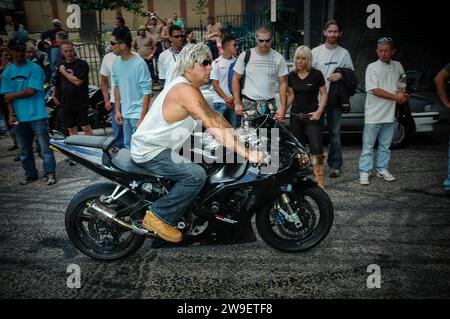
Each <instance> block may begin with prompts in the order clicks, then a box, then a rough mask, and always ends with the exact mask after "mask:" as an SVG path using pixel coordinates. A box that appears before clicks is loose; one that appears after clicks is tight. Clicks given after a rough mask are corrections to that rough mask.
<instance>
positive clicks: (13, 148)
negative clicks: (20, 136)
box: [8, 144, 19, 152]
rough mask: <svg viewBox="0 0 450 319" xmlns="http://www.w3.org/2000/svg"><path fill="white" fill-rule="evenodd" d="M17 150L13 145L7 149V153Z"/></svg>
mask: <svg viewBox="0 0 450 319" xmlns="http://www.w3.org/2000/svg"><path fill="white" fill-rule="evenodd" d="M18 148H19V147H18V146H17V145H16V144H14V145H13V146H11V147H10V148H8V152H10V151H14V150H17V149H18Z"/></svg>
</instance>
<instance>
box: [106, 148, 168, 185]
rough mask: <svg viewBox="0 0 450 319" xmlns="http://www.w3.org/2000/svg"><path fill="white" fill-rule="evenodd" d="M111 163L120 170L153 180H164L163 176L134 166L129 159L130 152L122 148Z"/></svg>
mask: <svg viewBox="0 0 450 319" xmlns="http://www.w3.org/2000/svg"><path fill="white" fill-rule="evenodd" d="M112 163H113V164H114V166H116V167H117V168H119V169H120V170H122V171H124V172H127V173H133V174H137V175H144V176H151V177H155V178H164V176H161V175H158V174H155V173H152V172H150V171H148V170H146V169H145V168H142V167H140V166H138V165H136V163H135V162H133V160H132V159H131V155H130V150H128V149H126V148H122V149H121V150H120V151H119V152H117V154H116V156H115V157H114V158H113V160H112Z"/></svg>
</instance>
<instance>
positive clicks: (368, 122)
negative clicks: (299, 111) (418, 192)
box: [359, 37, 409, 185]
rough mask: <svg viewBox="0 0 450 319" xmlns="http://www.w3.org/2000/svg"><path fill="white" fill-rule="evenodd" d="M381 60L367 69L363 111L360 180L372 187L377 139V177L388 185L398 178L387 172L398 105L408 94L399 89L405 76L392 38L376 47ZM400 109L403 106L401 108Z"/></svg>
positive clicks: (405, 100)
mask: <svg viewBox="0 0 450 319" xmlns="http://www.w3.org/2000/svg"><path fill="white" fill-rule="evenodd" d="M376 51H377V55H378V61H376V62H373V63H371V64H369V65H368V66H367V69H366V92H367V97H366V104H365V112H364V134H363V146H362V151H361V156H360V157H359V177H360V184H361V185H369V176H370V173H371V171H372V168H373V155H374V151H373V149H374V146H375V142H376V141H377V139H378V158H377V174H376V175H377V177H381V178H383V179H384V180H386V181H388V182H392V181H394V180H395V177H394V176H392V174H391V173H390V172H389V171H388V168H389V160H390V150H389V147H390V146H391V142H392V137H393V136H394V130H395V125H396V124H395V107H396V104H404V103H406V102H407V101H408V100H409V95H408V94H407V93H406V92H405V91H404V88H403V89H399V88H398V87H397V83H398V82H399V79H400V77H401V76H402V74H404V70H403V66H402V65H401V64H400V62H397V61H393V60H392V56H393V55H394V54H395V48H394V42H393V41H392V39H391V38H387V37H384V38H381V39H379V40H378V44H377V50H376ZM400 107H401V106H400Z"/></svg>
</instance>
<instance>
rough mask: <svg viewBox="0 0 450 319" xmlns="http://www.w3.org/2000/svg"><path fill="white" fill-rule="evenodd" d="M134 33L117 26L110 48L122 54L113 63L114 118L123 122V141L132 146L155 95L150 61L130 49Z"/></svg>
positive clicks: (128, 146)
mask: <svg viewBox="0 0 450 319" xmlns="http://www.w3.org/2000/svg"><path fill="white" fill-rule="evenodd" d="M131 41H132V40H131V34H130V32H128V31H127V30H120V29H117V30H114V32H113V33H112V35H111V41H110V43H111V49H112V51H113V52H114V54H115V55H118V56H120V58H118V59H116V60H115V61H114V62H113V65H112V79H113V82H114V100H115V120H116V122H117V124H119V125H123V144H124V146H125V148H128V149H129V148H130V141H131V135H132V134H133V133H134V131H135V130H136V128H137V127H138V126H139V123H140V122H141V121H142V120H143V119H144V116H145V114H147V111H148V108H149V105H150V99H151V96H152V91H151V82H152V78H151V76H150V72H149V70H148V67H147V63H145V61H144V60H143V59H142V58H141V57H140V56H139V55H137V54H133V52H131Z"/></svg>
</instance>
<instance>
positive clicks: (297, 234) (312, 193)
mask: <svg viewBox="0 0 450 319" xmlns="http://www.w3.org/2000/svg"><path fill="white" fill-rule="evenodd" d="M287 195H288V196H289V199H290V204H291V207H292V209H293V211H294V212H296V214H297V216H298V217H299V220H300V222H301V226H299V227H297V226H295V224H294V223H293V222H290V221H288V220H287V219H286V218H285V216H284V214H282V213H281V212H280V208H281V209H283V205H279V202H280V200H277V201H276V202H275V203H274V204H273V205H271V206H269V207H267V208H265V209H264V210H262V211H261V212H259V213H258V214H256V228H257V230H258V233H259V235H260V236H261V238H262V239H263V240H264V241H265V242H266V243H267V244H268V245H269V246H271V247H272V248H275V249H277V250H280V251H283V252H289V253H296V252H303V251H307V250H309V249H311V248H313V247H315V246H317V245H318V244H319V243H320V242H322V240H324V239H325V237H326V236H327V235H328V233H329V232H330V229H331V226H332V225H333V219H334V212H333V204H332V203H331V200H330V197H329V196H328V194H327V193H326V192H325V191H324V190H323V189H322V188H320V187H318V186H314V187H310V188H307V189H305V190H303V191H295V190H294V191H293V192H291V193H287ZM285 211H286V210H285Z"/></svg>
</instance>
